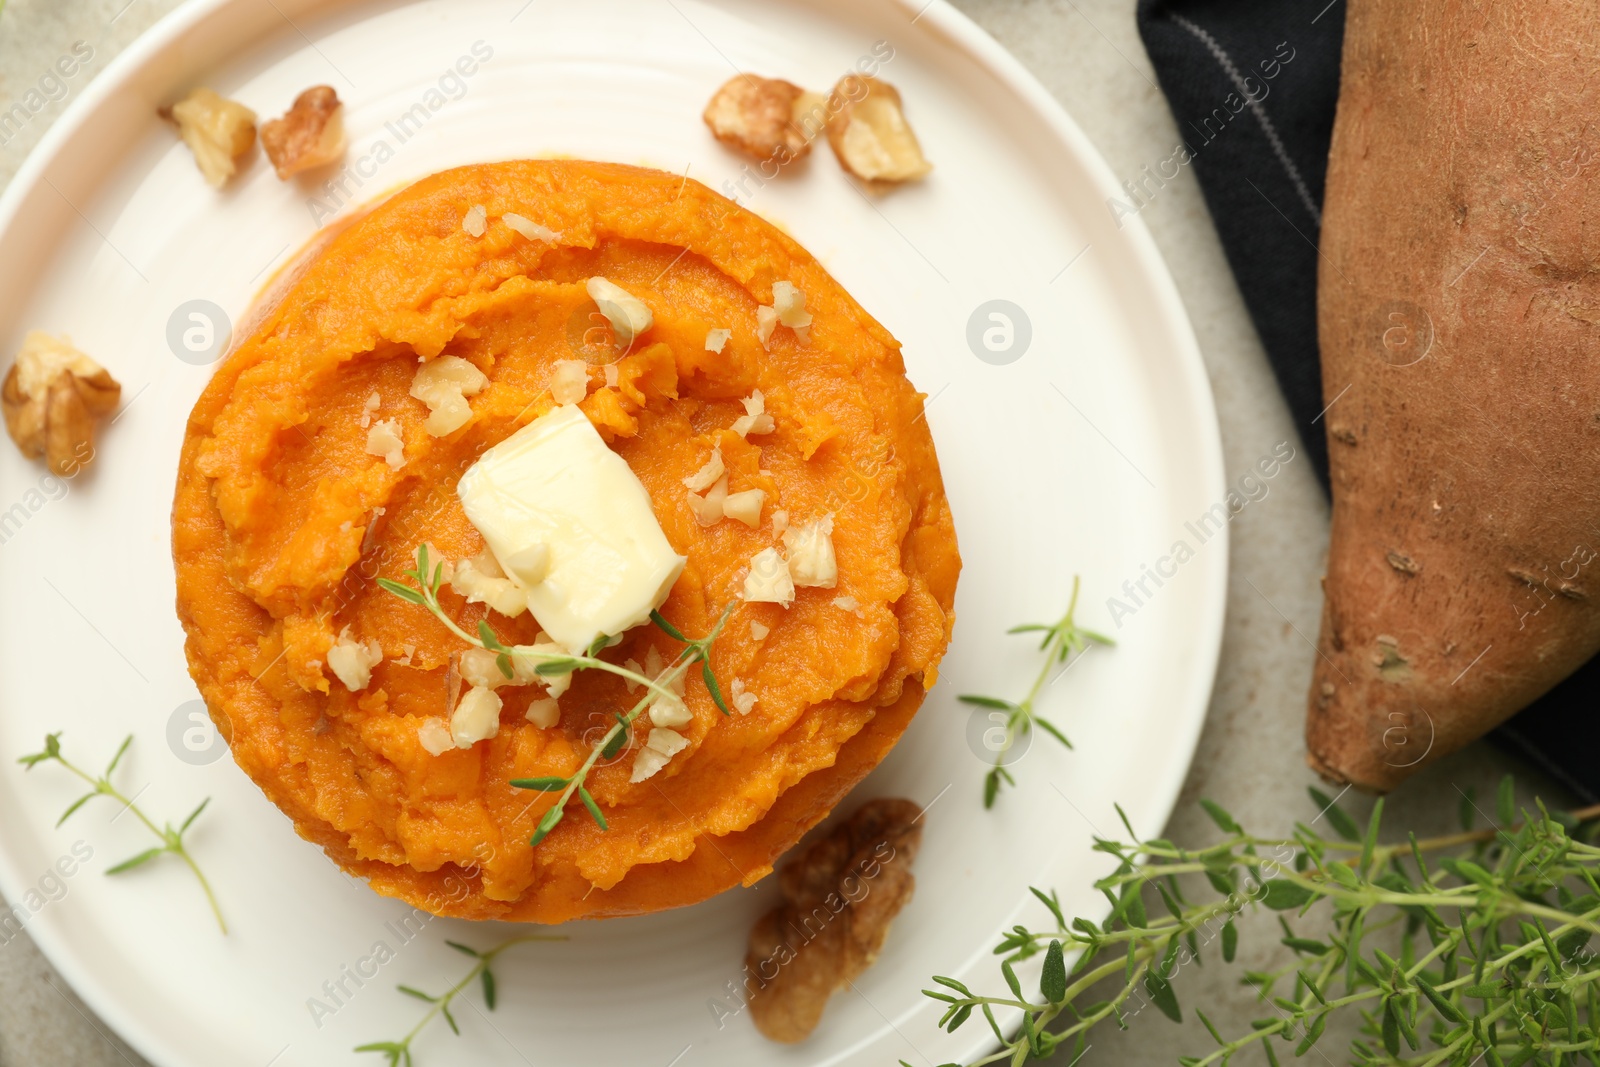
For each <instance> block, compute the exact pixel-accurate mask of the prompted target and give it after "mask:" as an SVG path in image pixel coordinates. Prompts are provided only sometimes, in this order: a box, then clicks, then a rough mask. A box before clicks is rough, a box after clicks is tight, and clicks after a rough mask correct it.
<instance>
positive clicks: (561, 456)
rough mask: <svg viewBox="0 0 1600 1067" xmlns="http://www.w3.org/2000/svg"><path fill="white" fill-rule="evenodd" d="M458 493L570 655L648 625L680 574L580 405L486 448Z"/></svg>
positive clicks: (644, 505) (650, 514) (676, 559)
mask: <svg viewBox="0 0 1600 1067" xmlns="http://www.w3.org/2000/svg"><path fill="white" fill-rule="evenodd" d="M456 494H457V495H458V496H459V497H460V498H461V506H462V507H463V508H465V509H466V513H467V518H468V519H469V520H471V522H472V525H474V526H476V527H477V528H478V532H479V533H481V534H483V538H484V540H485V541H487V542H488V543H489V550H490V551H491V552H493V553H494V556H495V559H496V560H498V561H499V563H500V566H501V568H502V569H503V570H504V571H505V572H506V575H507V576H508V577H509V578H510V579H511V580H512V581H513V582H514V583H516V584H517V585H518V586H519V587H520V588H522V589H524V590H526V592H527V595H528V609H529V610H530V611H532V612H533V617H534V618H535V619H537V620H538V622H539V625H540V626H541V627H543V628H544V630H545V632H546V633H548V634H549V635H550V637H551V638H552V639H553V640H554V641H555V642H556V643H557V644H560V645H562V646H564V647H565V648H567V649H568V650H570V651H571V652H573V653H581V652H585V651H587V650H588V648H589V646H590V645H591V644H592V643H593V642H594V640H595V638H597V637H599V636H600V635H601V634H605V635H607V636H616V635H617V634H620V633H622V632H623V631H624V630H626V629H628V628H629V627H632V626H637V625H639V624H640V623H642V622H645V621H647V620H648V619H649V618H650V612H652V611H653V610H655V609H656V608H658V607H660V606H661V602H662V601H664V600H665V599H666V598H667V594H668V593H669V592H670V591H671V590H672V583H673V582H676V581H677V580H678V575H679V574H681V573H683V565H684V563H685V562H686V561H685V559H684V557H683V556H680V555H678V554H677V553H675V552H673V551H672V546H671V545H670V544H668V543H667V538H666V535H665V534H663V533H662V532H661V524H660V523H659V522H657V521H656V516H655V512H654V510H652V508H651V506H650V494H649V493H647V492H645V488H644V486H643V485H642V484H641V483H640V482H639V479H638V478H637V477H636V476H635V475H634V473H633V471H632V470H631V469H629V467H628V464H627V463H626V462H625V461H624V460H623V458H622V457H621V456H619V455H617V454H616V453H615V452H613V451H611V449H609V448H607V447H606V443H605V442H604V441H602V440H601V439H600V435H599V434H598V433H596V432H595V429H594V427H593V426H591V425H590V424H589V420H588V419H587V418H585V417H584V414H583V412H582V411H580V410H579V409H578V407H577V405H574V404H568V405H563V406H561V407H558V408H556V409H555V410H554V411H552V412H550V413H549V414H548V415H544V416H541V417H540V418H537V419H535V420H534V421H533V422H531V423H529V424H528V425H526V426H524V427H523V428H522V429H520V430H518V431H517V432H516V433H514V434H512V435H511V436H510V437H508V438H506V439H505V440H504V441H501V442H500V443H499V444H498V445H495V446H494V447H493V448H491V449H489V450H488V451H487V452H485V453H484V454H483V456H482V457H481V458H479V460H478V462H477V463H475V464H473V465H472V467H471V468H470V469H468V471H467V472H466V473H465V474H463V475H462V476H461V482H460V484H459V485H458V486H457V487H456Z"/></svg>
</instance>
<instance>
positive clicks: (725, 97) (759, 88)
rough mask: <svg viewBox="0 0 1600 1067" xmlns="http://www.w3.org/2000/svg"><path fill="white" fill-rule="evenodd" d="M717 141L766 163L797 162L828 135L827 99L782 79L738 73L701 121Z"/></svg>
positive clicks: (716, 96)
mask: <svg viewBox="0 0 1600 1067" xmlns="http://www.w3.org/2000/svg"><path fill="white" fill-rule="evenodd" d="M701 117H702V118H703V119H705V123H706V125H707V126H709V127H710V128H711V132H712V134H714V135H715V136H716V138H717V140H719V141H721V142H722V143H723V144H726V145H729V146H731V147H733V148H737V149H738V150H739V151H741V152H745V153H748V154H749V155H752V156H754V157H755V158H756V159H759V160H761V161H762V162H767V161H768V160H776V161H777V162H778V163H780V164H782V163H792V162H793V161H795V160H797V159H801V158H803V157H804V156H805V155H806V153H808V152H810V151H811V142H812V140H814V139H815V138H816V136H817V134H819V133H821V132H822V128H823V125H824V120H825V118H826V115H825V107H824V102H823V97H822V96H820V95H819V94H817V93H811V92H807V91H806V90H804V89H802V88H800V87H799V86H798V85H795V84H793V83H791V82H786V81H784V80H783V79H782V78H761V77H757V76H756V75H754V74H735V75H734V76H733V77H731V78H729V79H728V80H727V81H726V82H724V83H723V85H722V87H721V88H720V89H718V90H717V91H716V93H714V94H713V95H712V97H711V101H710V102H709V103H707V104H706V109H705V112H704V113H703V114H702V116H701Z"/></svg>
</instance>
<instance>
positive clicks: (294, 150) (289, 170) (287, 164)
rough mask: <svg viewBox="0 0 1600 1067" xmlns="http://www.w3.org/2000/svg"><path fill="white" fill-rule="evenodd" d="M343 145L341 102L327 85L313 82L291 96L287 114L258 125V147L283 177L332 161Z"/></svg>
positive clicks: (337, 155) (336, 157)
mask: <svg viewBox="0 0 1600 1067" xmlns="http://www.w3.org/2000/svg"><path fill="white" fill-rule="evenodd" d="M344 145H345V139H344V105H343V104H342V103H340V102H339V94H338V93H336V92H334V90H333V87H332V86H329V85H313V86H312V87H311V88H309V89H307V90H306V91H305V92H303V93H301V94H300V95H299V96H297V97H295V98H294V106H293V107H291V108H290V109H289V113H288V114H287V115H285V116H283V118H281V119H273V120H272V121H270V122H267V123H264V124H263V125H262V127H261V147H262V148H263V149H265V150H266V153H267V158H268V159H270V160H272V167H273V169H274V170H276V171H277V172H278V177H279V178H282V179H284V180H287V179H289V178H291V177H293V176H294V175H296V174H299V173H300V172H301V171H303V170H312V169H315V168H316V167H321V166H325V165H327V164H329V163H332V162H333V161H334V160H336V159H338V158H339V157H340V156H341V155H343V154H344Z"/></svg>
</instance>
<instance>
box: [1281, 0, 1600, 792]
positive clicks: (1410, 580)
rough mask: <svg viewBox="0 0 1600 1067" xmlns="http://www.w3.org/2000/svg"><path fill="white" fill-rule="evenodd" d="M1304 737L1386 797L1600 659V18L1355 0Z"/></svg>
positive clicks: (1340, 130)
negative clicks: (1326, 485)
mask: <svg viewBox="0 0 1600 1067" xmlns="http://www.w3.org/2000/svg"><path fill="white" fill-rule="evenodd" d="M1343 62H1344V68H1343V82H1342V85H1341V89H1340V97H1339V110H1338V117H1337V120H1336V123H1335V126H1334V134H1333V146H1332V151H1331V158H1330V163H1329V171H1328V182H1327V198H1326V204H1325V214H1324V221H1323V229H1322V244H1321V251H1322V258H1321V268H1320V277H1319V293H1318V302H1319V337H1320V343H1321V348H1322V373H1323V391H1324V397H1325V398H1326V400H1327V401H1328V402H1329V403H1330V404H1331V406H1330V408H1329V410H1328V412H1327V415H1326V425H1327V434H1328V442H1329V453H1330V468H1331V474H1332V479H1331V481H1332V490H1333V527H1332V543H1331V547H1330V550H1329V558H1328V565H1327V576H1326V578H1325V579H1324V589H1325V593H1326V601H1325V606H1324V610H1323V618H1322V631H1321V636H1320V639H1319V642H1318V653H1319V654H1318V656H1317V660H1316V666H1315V673H1314V677H1313V681H1312V686H1311V692H1310V697H1309V706H1308V712H1307V722H1306V743H1307V749H1308V761H1309V763H1310V764H1311V766H1312V767H1313V768H1315V769H1316V770H1317V771H1319V772H1320V773H1321V774H1323V775H1324V776H1325V777H1327V778H1329V779H1332V780H1334V781H1338V782H1353V783H1355V784H1356V785H1358V786H1360V787H1363V788H1367V789H1370V790H1377V791H1382V790H1387V789H1390V788H1392V787H1394V786H1395V785H1397V784H1398V783H1399V782H1400V781H1402V780H1403V779H1404V778H1405V777H1406V776H1407V775H1409V774H1411V773H1413V772H1414V771H1415V770H1416V769H1417V768H1418V767H1421V766H1423V765H1425V764H1427V763H1429V762H1432V761H1433V760H1436V759H1438V758H1440V757H1441V756H1444V755H1446V754H1448V753H1450V752H1453V751H1455V750H1456V749H1459V748H1461V747H1462V746H1463V745H1466V744H1468V743H1469V742H1471V741H1472V740H1474V739H1476V738H1478V737H1480V736H1482V735H1483V734H1484V733H1485V732H1487V731H1488V730H1490V729H1492V728H1493V727H1494V726H1495V725H1497V724H1498V723H1500V722H1502V721H1503V720H1505V719H1506V718H1509V717H1510V716H1511V715H1512V714H1514V713H1515V712H1517V711H1518V710H1520V709H1521V708H1523V707H1525V706H1526V705H1527V704H1529V703H1530V702H1532V701H1533V700H1535V699H1537V698H1538V697H1539V696H1540V695H1541V694H1543V693H1544V692H1545V691H1547V690H1548V689H1550V688H1551V687H1552V686H1553V685H1555V684H1556V683H1557V682H1559V681H1560V680H1561V679H1562V678H1564V677H1565V676H1566V675H1568V674H1569V673H1571V672H1572V671H1573V670H1575V669H1576V668H1577V667H1578V666H1580V665H1581V664H1582V663H1583V662H1584V661H1585V660H1586V659H1588V658H1589V657H1590V656H1591V655H1593V654H1594V653H1595V651H1596V650H1597V649H1600V614H1597V612H1596V602H1597V600H1600V560H1597V556H1596V550H1597V549H1600V366H1597V360H1600V184H1597V183H1596V182H1595V180H1594V179H1595V178H1596V177H1600V150H1597V149H1596V148H1595V147H1593V145H1594V141H1593V136H1592V127H1593V125H1594V123H1595V119H1594V116H1595V115H1596V114H1600V109H1597V106H1596V105H1597V103H1600V80H1597V79H1596V78H1595V77H1594V72H1595V70H1596V68H1597V63H1600V3H1596V2H1595V0H1581V2H1572V3H1567V4H1559V5H1549V6H1546V5H1536V4H1534V3H1531V2H1530V0H1509V2H1501V3H1493V4H1491V3H1478V2H1454V0H1452V2H1446V3H1439V4H1411V3H1404V2H1403V0H1351V2H1350V4H1349V8H1348V17H1347V28H1346V32H1345V42H1344V61H1343Z"/></svg>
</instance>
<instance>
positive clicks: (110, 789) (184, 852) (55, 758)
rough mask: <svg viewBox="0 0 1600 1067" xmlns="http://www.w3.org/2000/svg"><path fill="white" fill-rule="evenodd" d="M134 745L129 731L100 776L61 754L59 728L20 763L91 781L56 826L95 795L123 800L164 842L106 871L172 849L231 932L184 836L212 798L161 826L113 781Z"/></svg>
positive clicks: (122, 868) (126, 867) (142, 861)
mask: <svg viewBox="0 0 1600 1067" xmlns="http://www.w3.org/2000/svg"><path fill="white" fill-rule="evenodd" d="M132 744H133V735H132V734H129V735H128V736H127V737H125V738H123V741H122V744H121V746H119V747H118V749H117V754H116V755H114V756H112V757H111V762H110V763H109V764H107V765H106V769H105V771H104V773H102V774H99V775H93V774H90V773H89V772H88V771H85V770H83V769H82V768H80V767H79V766H77V765H76V764H74V763H73V762H72V761H70V760H68V759H67V757H66V756H63V755H62V754H61V733H60V732H59V731H57V732H56V733H53V734H46V735H45V739H44V749H43V750H42V751H39V752H35V753H32V754H31V755H27V756H23V757H22V758H21V759H19V760H18V761H17V762H18V763H20V764H22V765H23V766H24V767H25V768H27V769H28V770H30V771H31V770H33V769H34V768H35V767H37V766H38V765H39V764H41V763H46V762H52V763H59V764H61V766H63V767H65V768H66V769H67V770H69V771H71V772H72V773H73V774H75V775H77V776H78V777H79V778H81V779H83V781H85V782H87V783H88V784H89V792H87V793H85V794H84V795H83V796H81V797H79V798H78V799H77V800H74V801H73V802H72V803H71V804H69V805H67V810H66V811H65V812H63V813H62V815H61V818H59V819H57V820H56V825H57V826H58V827H59V826H61V825H62V824H63V823H65V822H66V821H67V820H68V819H70V818H72V816H73V815H74V814H76V813H77V811H78V809H79V808H81V807H83V806H84V805H85V804H87V803H89V801H91V800H93V799H94V798H95V797H110V798H111V799H113V800H115V801H117V802H118V803H120V804H121V805H122V807H123V810H124V811H130V812H132V813H133V815H134V818H136V819H138V820H139V821H140V822H141V823H143V824H144V826H145V828H146V829H147V830H149V831H150V832H151V833H152V834H155V835H156V837H158V838H160V839H161V844H160V845H158V846H156V847H154V848H148V849H145V850H144V851H143V852H140V853H139V854H137V855H134V856H130V857H128V858H127V859H125V860H123V861H122V862H121V863H118V864H115V865H114V866H112V867H110V868H109V869H107V871H106V873H107V874H122V873H123V872H124V871H131V870H133V869H134V868H135V867H142V866H144V865H145V864H146V863H149V862H150V861H151V860H153V859H155V858H157V857H158V856H162V855H165V854H166V853H169V852H170V853H171V854H172V855H174V856H177V857H178V858H179V859H180V860H182V861H183V862H184V864H185V865H186V866H188V868H189V870H190V871H191V872H193V874H194V876H195V879H196V880H197V881H198V882H199V883H200V888H201V889H202V890H203V891H204V892H205V895H206V903H208V904H210V905H211V914H212V915H214V916H216V919H217V926H218V927H220V928H221V929H222V932H223V933H224V934H226V933H227V932H228V924H227V923H226V922H224V921H223V918H222V909H221V907H219V906H218V904H217V898H216V894H214V893H213V892H212V891H211V883H210V882H209V881H207V880H206V876H205V874H203V873H202V872H201V870H200V865H199V864H198V863H196V862H195V860H194V856H192V855H191V854H190V853H189V847H188V845H187V844H186V843H185V842H184V840H183V835H184V834H186V833H188V832H189V827H191V826H193V825H194V821H195V820H196V819H198V818H199V817H200V813H201V812H202V811H205V810H206V805H207V804H209V803H211V798H210V797H207V798H206V799H204V800H202V801H201V802H200V806H199V807H197V808H195V809H194V810H193V811H191V812H190V813H189V815H188V817H187V818H186V819H184V820H183V822H181V823H179V824H178V826H177V827H176V828H174V827H173V825H172V824H171V823H170V822H169V823H165V824H163V825H161V826H157V825H156V824H155V823H154V822H153V821H152V820H151V819H150V817H149V816H148V815H146V814H145V813H144V812H143V811H142V810H140V808H139V805H137V804H135V803H134V802H133V801H132V800H131V799H129V798H128V797H127V796H125V795H124V794H123V793H122V791H121V790H119V789H118V788H117V787H116V786H115V785H113V784H112V783H111V775H112V774H113V772H115V771H116V769H117V764H119V763H121V762H122V757H123V755H124V754H126V753H127V751H128V746H130V745H132Z"/></svg>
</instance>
